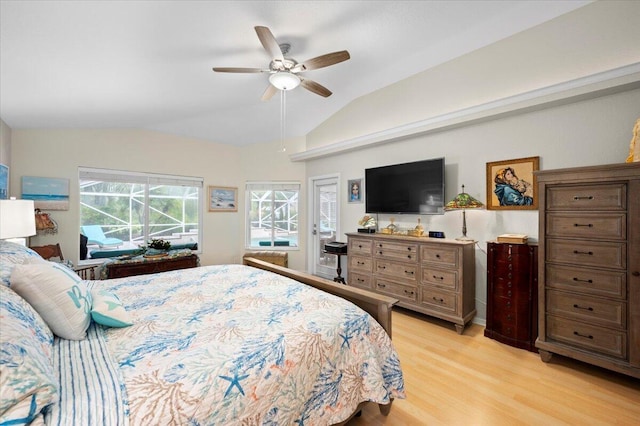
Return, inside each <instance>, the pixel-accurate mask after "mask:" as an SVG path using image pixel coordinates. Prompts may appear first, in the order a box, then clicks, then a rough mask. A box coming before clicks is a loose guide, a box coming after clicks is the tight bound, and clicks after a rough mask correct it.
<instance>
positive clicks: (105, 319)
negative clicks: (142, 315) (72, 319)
mask: <svg viewBox="0 0 640 426" xmlns="http://www.w3.org/2000/svg"><path fill="white" fill-rule="evenodd" d="M91 298H92V299H93V307H92V308H91V318H92V319H93V321H95V322H97V323H98V324H101V325H104V326H107V327H129V326H130V325H132V324H133V322H131V317H130V316H129V313H128V312H127V310H126V309H125V308H124V306H123V305H122V302H121V301H120V299H119V298H118V296H117V295H116V294H115V293H111V292H110V291H107V290H91Z"/></svg>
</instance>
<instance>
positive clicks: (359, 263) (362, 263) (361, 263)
mask: <svg viewBox="0 0 640 426" xmlns="http://www.w3.org/2000/svg"><path fill="white" fill-rule="evenodd" d="M356 263H357V264H358V265H364V262H360V261H359V260H358V261H357V262H356Z"/></svg>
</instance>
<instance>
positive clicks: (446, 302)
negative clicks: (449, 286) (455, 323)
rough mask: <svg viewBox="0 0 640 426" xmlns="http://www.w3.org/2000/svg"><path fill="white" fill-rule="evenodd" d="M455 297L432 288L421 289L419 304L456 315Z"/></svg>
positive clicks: (453, 294) (456, 304) (452, 294)
mask: <svg viewBox="0 0 640 426" xmlns="http://www.w3.org/2000/svg"><path fill="white" fill-rule="evenodd" d="M457 301H458V300H457V295H456V294H455V293H451V292H448V291H445V290H438V289H436V288H433V287H422V288H421V289H420V303H422V304H423V305H425V306H428V307H429V308H430V309H435V310H438V311H441V312H445V313H448V314H451V315H454V314H457V313H458V303H457Z"/></svg>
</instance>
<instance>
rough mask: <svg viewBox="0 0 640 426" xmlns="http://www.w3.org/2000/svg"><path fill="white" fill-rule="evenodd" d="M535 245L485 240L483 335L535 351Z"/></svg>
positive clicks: (536, 247)
mask: <svg viewBox="0 0 640 426" xmlns="http://www.w3.org/2000/svg"><path fill="white" fill-rule="evenodd" d="M537 277H538V246H536V245H531V244H509V243H497V242H489V243H488V244H487V326H486V328H485V331H484V335H485V336H486V337H489V338H491V339H495V340H497V341H499V342H502V343H505V344H507V345H511V346H515V347H517V348H521V349H526V350H528V351H532V352H537V350H536V348H535V341H536V338H537V337H538V298H537V294H538V278H537Z"/></svg>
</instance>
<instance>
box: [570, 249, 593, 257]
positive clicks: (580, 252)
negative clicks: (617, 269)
mask: <svg viewBox="0 0 640 426" xmlns="http://www.w3.org/2000/svg"><path fill="white" fill-rule="evenodd" d="M573 254H586V255H589V256H593V252H592V251H580V250H574V251H573Z"/></svg>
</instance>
